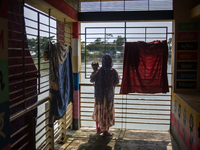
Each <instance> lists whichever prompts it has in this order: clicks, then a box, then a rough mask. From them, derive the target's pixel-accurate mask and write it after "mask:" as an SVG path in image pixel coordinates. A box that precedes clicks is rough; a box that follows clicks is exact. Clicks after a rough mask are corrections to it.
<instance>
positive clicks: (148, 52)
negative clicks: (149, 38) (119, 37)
mask: <svg viewBox="0 0 200 150" xmlns="http://www.w3.org/2000/svg"><path fill="white" fill-rule="evenodd" d="M167 59H168V46H167V41H166V40H164V41H153V42H149V43H146V42H126V43H125V48H124V60H123V61H124V62H123V79H122V84H121V90H120V94H127V93H136V92H137V93H166V92H169V87H168V80H167Z"/></svg>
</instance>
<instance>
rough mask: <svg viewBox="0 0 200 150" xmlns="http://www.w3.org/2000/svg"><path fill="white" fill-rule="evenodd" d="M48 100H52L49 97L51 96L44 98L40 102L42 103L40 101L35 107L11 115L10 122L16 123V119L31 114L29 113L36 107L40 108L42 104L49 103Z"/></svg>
mask: <svg viewBox="0 0 200 150" xmlns="http://www.w3.org/2000/svg"><path fill="white" fill-rule="evenodd" d="M48 100H50V97H49V96H48V97H46V98H44V99H42V100H40V101H38V102H36V103H34V104H33V105H31V106H29V107H27V108H26V109H24V110H22V111H20V112H19V113H16V114H14V115H11V116H10V122H12V121H14V120H15V119H17V118H19V117H21V116H22V115H24V114H25V113H27V112H29V111H31V110H33V109H35V108H36V107H38V106H39V105H41V104H43V103H45V102H47V101H48Z"/></svg>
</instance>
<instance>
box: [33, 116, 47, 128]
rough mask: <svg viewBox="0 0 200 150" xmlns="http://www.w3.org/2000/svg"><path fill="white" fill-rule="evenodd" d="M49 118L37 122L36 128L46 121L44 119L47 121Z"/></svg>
mask: <svg viewBox="0 0 200 150" xmlns="http://www.w3.org/2000/svg"><path fill="white" fill-rule="evenodd" d="M47 119H49V117H47V118H45V119H43V120H42V121H41V122H40V123H39V124H37V125H36V126H35V128H37V127H39V126H40V125H41V124H42V123H44V121H46V120H47Z"/></svg>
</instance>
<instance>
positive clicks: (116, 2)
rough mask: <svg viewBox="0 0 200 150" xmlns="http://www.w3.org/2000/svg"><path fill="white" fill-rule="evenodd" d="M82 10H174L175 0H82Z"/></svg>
mask: <svg viewBox="0 0 200 150" xmlns="http://www.w3.org/2000/svg"><path fill="white" fill-rule="evenodd" d="M79 6H80V8H79V10H80V12H101V11H154V10H173V0H80V4H79Z"/></svg>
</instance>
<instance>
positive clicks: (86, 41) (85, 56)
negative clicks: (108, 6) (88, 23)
mask: <svg viewBox="0 0 200 150" xmlns="http://www.w3.org/2000/svg"><path fill="white" fill-rule="evenodd" d="M86 36H87V28H85V78H86V73H87V69H86V42H87V38H86Z"/></svg>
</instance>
